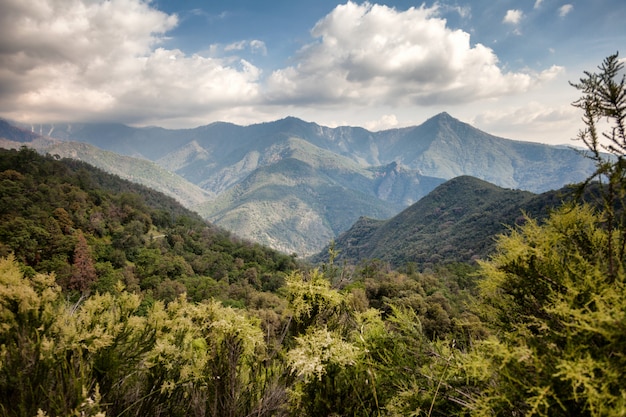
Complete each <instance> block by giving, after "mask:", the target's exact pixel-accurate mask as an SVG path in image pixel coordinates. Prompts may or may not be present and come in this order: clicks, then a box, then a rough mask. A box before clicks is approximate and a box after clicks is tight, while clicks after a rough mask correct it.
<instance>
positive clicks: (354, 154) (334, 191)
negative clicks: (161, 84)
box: [0, 113, 593, 255]
mask: <svg viewBox="0 0 626 417" xmlns="http://www.w3.org/2000/svg"><path fill="white" fill-rule="evenodd" d="M28 129H29V130H30V132H24V137H23V138H22V139H19V138H18V139H17V140H16V138H15V137H10V136H11V135H13V136H15V133H3V134H1V135H0V136H1V137H3V138H4V139H5V141H4V142H5V144H4V146H8V145H10V144H11V143H13V144H15V143H27V144H29V146H33V147H36V148H37V149H38V150H40V151H43V152H49V153H51V154H59V155H60V156H69V157H75V158H78V159H82V160H84V161H86V162H89V163H92V164H94V165H96V166H98V167H100V168H103V169H105V170H107V171H109V172H113V173H117V174H118V175H120V176H122V177H125V178H128V177H129V176H131V177H132V178H129V179H133V180H134V181H137V182H142V183H144V184H146V185H149V186H151V187H154V188H157V189H159V190H160V191H164V192H166V193H168V194H169V195H173V196H174V197H177V198H178V199H179V200H180V201H181V202H183V203H184V204H185V205H186V206H187V207H190V208H193V209H194V210H196V211H198V212H199V213H200V214H202V215H203V216H204V217H205V218H207V219H209V220H210V221H212V222H214V223H215V224H217V225H219V226H222V227H224V228H226V229H228V230H231V231H233V232H234V233H236V234H238V235H240V236H242V237H244V238H250V239H253V240H255V241H257V242H260V243H263V244H267V245H269V246H272V247H274V248H276V249H279V250H282V251H284V252H288V253H291V252H295V253H298V254H299V255H309V254H312V253H316V252H317V251H319V250H320V249H322V248H323V247H324V246H325V245H326V244H328V242H329V241H330V240H331V239H334V238H335V237H337V236H338V235H339V234H340V233H341V232H343V231H345V230H347V229H349V228H350V227H351V226H352V225H353V224H354V223H355V222H356V221H357V220H358V219H359V218H361V217H367V218H374V219H389V218H391V217H392V216H394V215H396V214H397V213H399V212H400V211H401V210H403V209H405V208H406V207H408V206H410V205H411V204H413V203H415V202H416V201H418V200H419V199H421V198H422V197H424V196H426V195H427V194H428V193H429V192H431V191H432V190H433V189H435V187H437V186H438V185H440V184H442V183H444V182H445V181H447V180H449V179H452V178H455V177H458V176H462V175H469V176H473V177H476V178H479V179H481V180H484V181H487V182H489V183H492V184H495V185H498V186H500V187H504V188H511V189H519V190H526V191H530V192H533V193H540V192H544V191H547V190H551V189H558V188H561V187H562V186H563V185H565V184H569V183H575V182H579V181H581V180H583V179H584V178H586V177H587V176H588V175H589V174H590V173H591V172H592V170H593V165H592V163H591V162H590V161H589V160H587V159H586V158H584V157H583V156H582V155H580V154H579V153H578V152H576V151H574V150H572V149H569V148H565V147H554V146H548V145H543V144H538V143H530V142H520V141H513V140H507V139H503V138H498V137H495V136H492V135H489V134H487V133H485V132H482V131H480V130H478V129H475V128H473V127H472V126H470V125H468V124H466V123H463V122H461V121H459V120H457V119H455V118H453V117H452V116H450V115H449V114H447V113H441V114H439V115H437V116H434V117H433V118H431V119H429V120H427V121H426V122H425V123H423V124H422V125H419V126H415V127H409V128H403V129H392V130H386V131H380V132H370V131H367V130H365V129H362V128H353V127H338V128H328V127H323V126H319V125H317V124H315V123H309V122H305V121H302V120H299V119H296V118H291V117H290V118H286V119H282V120H278V121H275V122H270V123H262V124H257V125H251V126H237V125H233V124H229V123H221V122H220V123H212V124H210V125H207V126H202V127H198V128H195V129H181V130H167V129H161V128H156V127H150V128H133V127H128V126H124V125H116V124H79V125H76V124H74V125H64V126H61V125H57V126H43V125H42V126H31V127H28ZM2 130H3V131H4V130H7V128H6V127H5V128H4V129H2ZM32 133H37V134H39V133H41V134H43V135H44V136H47V137H48V139H44V138H41V137H39V136H38V135H32ZM29 135H30V136H29ZM74 142H83V143H82V144H80V145H78V144H76V143H74ZM118 154H119V155H121V156H118ZM130 158H134V159H130ZM146 182H149V183H146ZM164 188H165V189H164ZM476 192H482V191H479V190H477V191H476Z"/></svg>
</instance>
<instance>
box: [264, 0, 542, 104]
mask: <svg viewBox="0 0 626 417" xmlns="http://www.w3.org/2000/svg"><path fill="white" fill-rule="evenodd" d="M312 35H313V36H314V37H315V38H317V39H318V41H317V42H316V43H311V44H309V45H307V46H305V47H304V48H303V49H302V50H301V51H300V52H299V56H298V63H297V65H294V66H291V67H287V68H283V69H281V70H278V71H275V72H274V73H272V74H271V76H270V77H269V80H268V90H267V95H268V97H269V98H270V99H271V100H273V101H274V102H276V103H290V102H308V103H315V104H316V105H323V104H337V103H345V102H349V103H351V104H362V105H370V104H391V105H411V104H420V105H432V104H446V103H459V102H465V103H467V102H472V101H476V100H481V99H484V98H493V97H499V96H503V95H509V94H515V93H521V92H524V91H527V90H528V89H530V88H531V87H533V86H534V85H535V84H536V83H537V82H538V81H540V79H539V78H538V77H537V75H536V74H531V73H527V72H506V73H505V72H503V71H502V70H501V69H500V67H499V66H498V58H497V57H496V55H495V54H494V52H493V50H491V49H489V48H487V47H485V46H484V45H481V44H476V45H473V46H472V45H471V44H470V35H469V34H468V33H466V32H463V31H461V30H452V29H449V28H447V27H446V21H445V20H443V19H440V18H438V17H437V8H436V7H433V8H425V7H421V8H411V9H409V10H407V11H397V10H395V9H392V8H389V7H386V6H380V5H371V4H368V3H364V4H361V5H359V4H356V3H352V2H348V3H347V4H345V5H340V6H337V7H336V8H335V9H334V10H333V11H332V12H331V13H330V14H329V15H327V16H326V17H325V18H324V19H322V20H320V21H319V22H318V23H317V24H316V25H315V27H314V29H313V31H312Z"/></svg>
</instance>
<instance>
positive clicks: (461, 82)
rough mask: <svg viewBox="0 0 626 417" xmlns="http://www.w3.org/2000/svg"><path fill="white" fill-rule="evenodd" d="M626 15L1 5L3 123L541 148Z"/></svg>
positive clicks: (324, 6) (565, 128) (482, 8)
mask: <svg viewBox="0 0 626 417" xmlns="http://www.w3.org/2000/svg"><path fill="white" fill-rule="evenodd" d="M625 22H626V1H624V0H593V1H591V0H579V1H577V0H439V1H434V2H433V1H426V2H421V1H411V0H379V1H372V2H358V1H355V2H337V1H329V0H308V1H301V0H273V1H260V0H152V1H146V0H109V1H100V0H2V1H0V117H2V118H5V119H9V120H13V121H17V122H23V123H32V124H37V123H78V122H120V123H125V124H128V125H132V126H161V127H166V128H192V127H196V126H201V125H206V124H210V123H212V122H216V121H226V122H232V123H236V124H241V125H248V124H252V123H261V122H268V121H273V120H278V119H282V118H284V117H287V116H295V117H299V118H301V119H304V120H306V121H311V122H315V123H318V124H320V125H324V126H330V127H335V126H346V125H348V126H361V127H364V128H367V129H370V130H373V131H376V130H383V129H390V128H398V127H405V126H411V125H418V124H421V123H423V122H424V121H425V120H427V119H428V118H430V117H432V116H434V115H436V114H438V113H440V112H443V111H446V112H448V113H449V114H451V115H452V116H453V117H456V118H458V119H460V120H462V121H464V122H467V123H470V124H472V125H473V126H475V127H477V128H479V129H482V130H484V131H486V132H488V133H491V134H495V135H498V136H502V137H505V138H510V139H517V140H527V141H536V142H542V143H549V144H568V145H572V144H574V145H575V144H576V143H575V142H573V141H572V139H573V138H575V137H576V134H577V131H578V130H579V129H581V128H582V127H583V124H582V121H581V113H580V111H579V110H578V109H576V108H574V107H573V106H571V103H572V102H573V101H575V100H576V99H577V98H578V97H579V95H580V94H579V92H578V91H577V90H576V89H575V88H573V87H571V86H570V84H569V82H577V81H578V80H579V79H580V78H581V77H583V76H584V73H583V72H584V71H592V72H593V71H596V70H597V67H598V65H600V64H601V62H602V60H603V59H604V58H605V57H607V56H608V55H610V54H614V53H616V52H620V57H626V50H624V49H626V48H624V47H625V46H626V24H625Z"/></svg>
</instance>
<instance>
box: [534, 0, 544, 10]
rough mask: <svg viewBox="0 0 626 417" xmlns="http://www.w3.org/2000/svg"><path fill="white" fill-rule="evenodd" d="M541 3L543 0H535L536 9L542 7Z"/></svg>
mask: <svg viewBox="0 0 626 417" xmlns="http://www.w3.org/2000/svg"><path fill="white" fill-rule="evenodd" d="M541 3H543V0H535V6H534V7H533V8H534V9H538V8H540V7H541Z"/></svg>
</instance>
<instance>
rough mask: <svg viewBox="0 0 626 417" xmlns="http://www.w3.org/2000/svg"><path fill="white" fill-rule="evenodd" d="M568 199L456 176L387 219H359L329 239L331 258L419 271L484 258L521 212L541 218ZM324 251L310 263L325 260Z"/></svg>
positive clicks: (564, 192)
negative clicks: (411, 266)
mask: <svg viewBox="0 0 626 417" xmlns="http://www.w3.org/2000/svg"><path fill="white" fill-rule="evenodd" d="M572 195H573V189H572V188H571V187H567V188H564V189H561V190H557V191H549V192H546V193H542V194H533V193H530V192H527V191H520V190H510V189H505V188H501V187H498V186H496V185H493V184H490V183H487V182H485V181H482V180H479V179H477V178H474V177H469V176H462V177H457V178H454V179H452V180H450V181H447V182H445V183H444V184H442V185H440V186H439V187H437V188H436V189H435V190H433V191H432V192H431V193H430V194H428V195H427V196H426V197H424V198H422V199H421V200H420V201H418V202H417V203H415V204H413V205H412V206H410V207H409V208H407V209H405V210H403V211H402V212H401V213H399V214H398V215H396V216H394V217H392V218H390V219H388V220H374V219H369V218H361V219H359V221H358V222H356V223H355V224H354V225H353V226H352V227H351V228H350V229H349V230H348V231H346V232H345V233H343V234H341V235H340V236H339V237H338V238H337V239H336V241H334V250H335V251H337V253H338V255H337V258H336V260H339V261H344V260H345V261H346V262H348V263H351V264H358V263H359V262H361V261H364V260H373V259H379V260H382V261H385V262H389V263H390V264H391V265H392V266H393V267H400V266H403V265H406V264H407V263H415V264H417V266H418V267H419V268H421V269H423V268H426V267H432V266H434V265H437V264H441V263H449V262H468V261H471V260H472V259H479V258H482V259H484V258H486V257H487V256H488V255H489V254H490V253H492V252H493V249H494V247H495V241H496V239H495V238H496V236H498V235H499V234H502V233H506V232H507V230H508V228H510V227H512V226H515V225H519V224H522V223H523V222H524V215H525V214H526V215H529V216H531V217H533V218H543V217H545V216H547V215H548V214H549V213H550V211H551V210H552V209H554V208H555V207H558V206H560V205H561V204H562V203H563V202H564V201H565V200H567V199H570V198H571V197H572ZM328 249H329V248H328V247H327V248H325V249H324V250H322V251H321V252H320V253H319V254H318V255H316V256H315V257H313V259H314V260H315V261H317V262H319V261H326V260H328Z"/></svg>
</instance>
